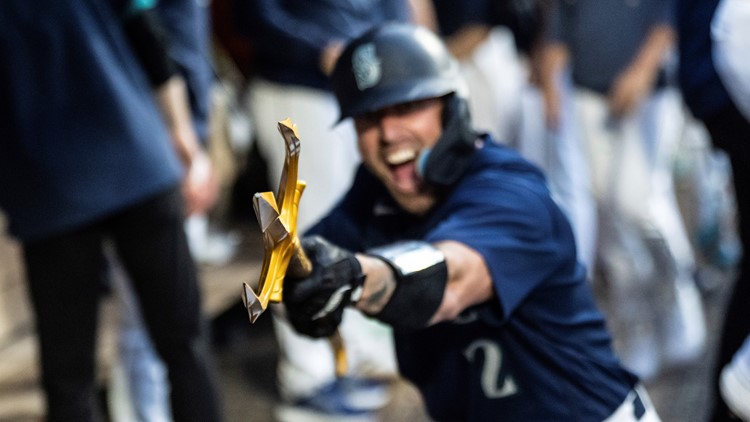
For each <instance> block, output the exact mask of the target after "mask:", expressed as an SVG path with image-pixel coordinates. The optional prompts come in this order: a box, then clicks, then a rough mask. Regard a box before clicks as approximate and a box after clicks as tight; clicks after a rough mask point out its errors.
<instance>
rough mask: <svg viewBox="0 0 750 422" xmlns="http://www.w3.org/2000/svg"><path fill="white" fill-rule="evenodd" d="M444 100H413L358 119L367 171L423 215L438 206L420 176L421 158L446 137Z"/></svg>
mask: <svg viewBox="0 0 750 422" xmlns="http://www.w3.org/2000/svg"><path fill="white" fill-rule="evenodd" d="M442 112H443V101H442V99H440V98H430V99H426V100H419V101H412V102H408V103H403V104H397V105H394V106H390V107H386V108H384V109H382V110H378V111H375V112H371V113H366V114H363V115H360V116H357V117H356V118H355V119H354V124H355V127H356V129H357V135H358V137H359V150H360V153H361V155H362V160H363V162H364V164H365V166H367V168H368V169H369V170H370V171H371V172H372V173H373V174H374V175H375V176H376V177H377V178H378V179H380V181H381V182H383V184H384V185H385V187H386V189H388V192H389V193H390V194H391V196H393V198H394V199H395V200H396V202H398V204H399V205H400V206H401V207H402V208H404V209H405V210H406V211H409V212H411V213H413V214H417V215H422V214H424V213H426V212H427V211H428V210H429V209H430V208H432V206H433V205H434V204H435V199H436V197H435V194H434V192H433V191H432V189H431V188H430V187H429V186H428V185H426V184H425V183H424V181H423V180H422V179H421V177H419V175H418V174H417V158H418V157H419V154H420V153H421V152H422V151H423V150H424V149H425V148H431V147H432V146H433V145H435V143H436V142H437V140H438V139H439V138H440V135H441V134H442V131H443V129H442Z"/></svg>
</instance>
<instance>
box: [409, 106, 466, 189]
mask: <svg viewBox="0 0 750 422" xmlns="http://www.w3.org/2000/svg"><path fill="white" fill-rule="evenodd" d="M478 136H479V133H477V132H476V131H475V130H474V129H473V128H472V126H471V117H470V114H469V104H468V103H467V101H466V99H465V98H464V97H462V96H460V95H457V94H451V95H448V96H447V97H446V98H445V99H444V107H443V133H442V135H440V138H439V139H438V140H437V142H436V143H435V145H434V146H433V147H432V149H430V150H427V151H423V152H422V154H421V155H420V157H419V161H418V163H417V170H418V171H419V173H420V176H421V177H422V178H423V179H424V180H425V181H426V182H427V183H428V184H430V185H432V186H434V187H436V188H440V189H444V188H449V187H451V186H453V185H454V184H455V183H456V182H457V181H458V180H459V179H460V178H461V177H462V176H463V174H464V172H465V171H466V169H467V168H468V167H469V163H470V162H471V157H472V155H473V154H474V151H476V146H475V141H476V139H477V137H478Z"/></svg>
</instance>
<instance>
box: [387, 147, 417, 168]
mask: <svg viewBox="0 0 750 422" xmlns="http://www.w3.org/2000/svg"><path fill="white" fill-rule="evenodd" d="M415 158H417V152H416V151H414V150H410V149H402V150H398V151H396V152H394V153H392V154H389V155H388V156H387V157H386V161H387V162H388V164H390V165H392V166H396V165H399V164H403V163H405V162H407V161H411V160H414V159H415Z"/></svg>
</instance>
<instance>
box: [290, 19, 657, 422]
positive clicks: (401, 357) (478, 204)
mask: <svg viewBox="0 0 750 422" xmlns="http://www.w3.org/2000/svg"><path fill="white" fill-rule="evenodd" d="M331 79H332V85H333V87H334V92H335V94H336V97H337V99H338V102H339V105H340V113H341V119H342V120H343V119H346V118H350V117H351V118H353V119H354V124H355V127H356V130H357V135H358V146H359V150H360V153H361V155H362V159H363V165H362V166H361V167H360V168H359V169H358V172H357V174H356V176H355V180H354V182H353V185H352V187H351V189H350V190H349V191H348V193H347V194H346V196H345V197H344V198H343V200H342V201H341V202H340V203H339V204H338V205H337V206H336V207H335V208H334V209H333V210H332V211H331V212H330V213H329V214H328V215H327V216H326V217H325V218H324V219H323V220H321V222H319V223H318V224H317V225H316V226H314V227H313V228H312V229H311V231H310V232H309V233H310V234H311V235H310V236H307V237H305V238H303V239H302V247H303V248H304V250H305V252H306V253H307V255H308V256H309V258H310V260H311V261H312V263H313V272H312V274H311V275H310V276H309V277H307V278H304V279H295V278H292V277H287V279H286V280H285V296H284V303H285V304H286V307H287V311H288V314H289V319H290V321H291V323H292V325H293V326H294V328H295V329H296V330H297V331H299V332H300V333H303V334H306V335H309V336H312V337H322V336H327V335H330V334H332V333H333V332H334V330H335V329H336V327H337V326H338V324H339V323H340V321H341V315H342V313H343V310H344V308H346V307H347V306H352V307H355V308H356V309H359V310H360V311H362V312H363V313H364V314H366V315H368V316H370V317H372V318H375V319H377V320H380V321H383V322H385V323H387V324H389V325H391V326H392V327H393V330H394V336H395V341H396V349H397V358H398V365H399V370H400V373H401V374H402V375H403V376H405V377H406V378H407V379H409V380H410V381H411V382H413V383H414V384H415V385H416V386H417V387H418V388H419V390H420V392H421V393H422V396H423V398H424V402H425V404H426V407H427V410H428V412H429V414H430V416H431V417H432V418H434V419H435V420H472V421H481V420H493V421H494V420H499V419H502V420H508V421H542V420H544V421H603V420H606V421H658V420H659V418H658V416H657V414H656V412H655V410H654V408H653V406H652V404H651V402H650V400H649V398H648V395H647V394H646V392H645V390H644V389H643V388H642V387H641V386H640V384H639V382H638V379H637V377H636V376H634V375H633V374H632V373H630V372H628V371H627V370H625V369H624V368H623V367H622V366H621V365H620V363H619V361H618V359H617V357H616V356H615V354H614V352H613V350H612V348H611V339H610V336H609V334H608V332H607V329H606V327H605V322H604V319H603V317H602V314H601V313H600V312H599V310H598V309H597V307H596V304H595V302H594V299H593V295H592V292H591V290H590V286H589V284H588V283H587V281H586V272H585V270H584V268H583V267H582V266H581V265H580V264H579V263H578V261H577V260H576V246H575V242H574V240H573V235H572V232H571V229H570V226H569V223H568V221H567V220H566V218H565V217H564V215H563V214H562V213H561V211H560V209H559V208H558V207H557V205H556V204H555V203H554V201H553V200H552V199H551V197H550V194H549V191H548V190H547V186H546V183H545V180H544V177H543V175H542V173H541V172H540V171H539V170H538V169H537V168H536V167H534V166H533V165H532V164H530V163H529V162H527V161H525V160H524V159H523V158H521V157H520V156H519V155H518V154H517V153H516V152H514V151H512V150H511V149H509V148H507V147H504V146H501V145H498V144H497V143H495V142H493V141H492V139H491V137H490V136H489V135H485V134H478V133H477V132H475V131H474V130H473V129H472V128H471V125H470V123H469V122H470V118H469V115H468V111H467V105H466V99H465V97H464V96H463V94H464V88H463V86H462V81H461V79H460V77H459V76H458V68H457V65H456V62H455V60H454V59H453V58H452V57H451V56H450V54H449V53H448V52H447V50H446V49H445V47H444V45H443V44H442V43H441V42H440V40H439V39H438V38H437V37H436V36H435V35H434V34H433V33H431V32H429V31H427V30H425V29H423V28H419V27H414V26H410V25H406V24H396V23H391V24H386V25H382V26H379V27H376V28H374V29H373V30H371V31H369V32H367V33H365V34H364V35H363V36H361V37H359V38H357V39H355V40H354V41H352V42H350V43H349V44H348V45H347V47H346V48H345V50H344V52H343V53H342V55H341V58H340V59H339V61H338V62H337V64H336V67H335V69H334V72H333V74H332V77H331ZM321 165H323V163H321Z"/></svg>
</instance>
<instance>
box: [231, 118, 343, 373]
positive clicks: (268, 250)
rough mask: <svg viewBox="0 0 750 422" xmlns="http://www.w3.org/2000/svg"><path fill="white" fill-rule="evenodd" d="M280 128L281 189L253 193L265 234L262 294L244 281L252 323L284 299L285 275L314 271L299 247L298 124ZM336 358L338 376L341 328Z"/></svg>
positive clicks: (288, 122)
mask: <svg viewBox="0 0 750 422" xmlns="http://www.w3.org/2000/svg"><path fill="white" fill-rule="evenodd" d="M278 129H279V132H280V133H281V136H282V137H283V138H284V143H285V144H286V157H285V159H284V168H283V170H282V171H281V181H280V182H279V192H278V195H276V197H274V195H273V192H258V193H256V194H255V195H254V196H253V208H254V209H255V216H256V218H257V219H258V223H259V224H260V229H261V232H262V233H263V265H262V267H261V270H260V277H259V279H258V290H259V291H260V293H259V294H255V291H253V289H252V288H251V287H250V286H249V285H248V284H247V283H243V285H244V289H243V295H242V301H243V303H244V304H245V308H247V312H248V315H249V316H250V322H251V323H254V322H255V321H256V320H257V319H258V317H259V316H260V314H262V313H263V312H264V311H265V310H266V308H267V307H268V304H269V303H280V302H281V300H282V293H283V286H284V276H285V275H286V274H289V275H291V276H293V277H297V278H304V277H307V276H309V275H310V273H311V272H312V264H311V263H310V260H309V259H308V258H307V256H306V255H305V251H304V250H303V249H302V248H301V247H300V242H299V237H298V236H297V212H298V210H299V201H300V198H301V197H302V192H303V191H304V190H305V186H306V184H305V182H304V181H301V180H297V167H298V162H299V151H300V141H299V133H298V132H297V125H294V124H292V122H291V120H290V119H286V120H283V121H281V122H279V123H278ZM329 340H330V342H331V347H333V352H334V358H335V359H336V375H337V376H342V375H344V374H345V373H346V371H347V362H346V352H345V350H344V343H343V340H342V338H341V335H340V333H339V332H338V331H336V333H335V334H334V335H333V336H331V337H330V338H329Z"/></svg>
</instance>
